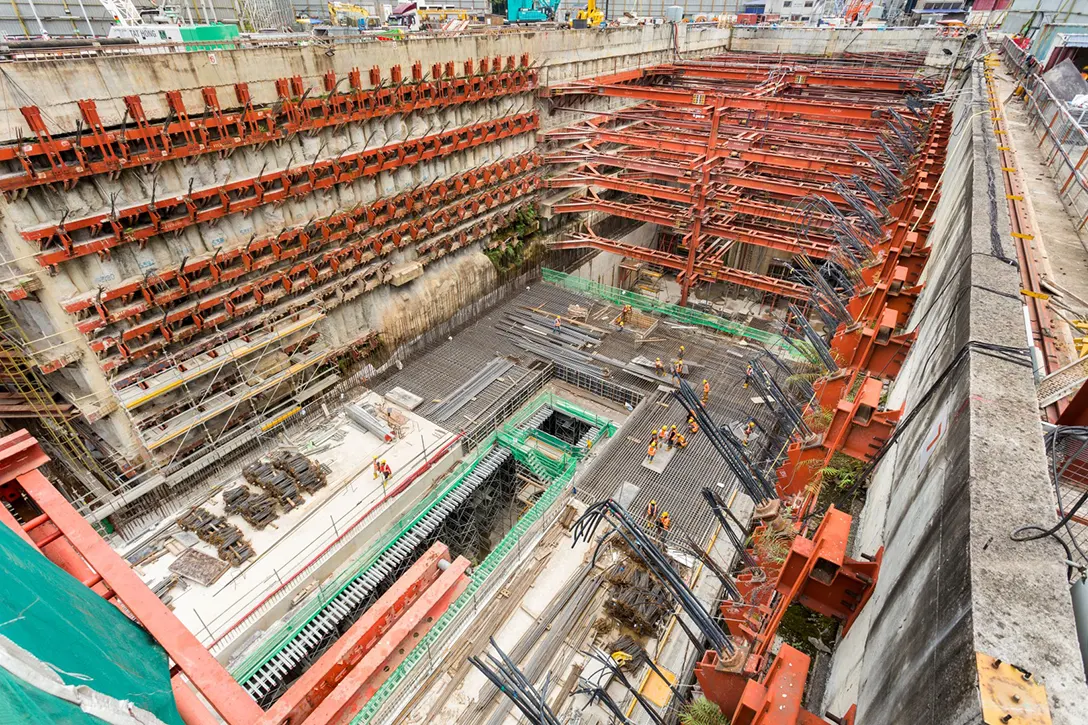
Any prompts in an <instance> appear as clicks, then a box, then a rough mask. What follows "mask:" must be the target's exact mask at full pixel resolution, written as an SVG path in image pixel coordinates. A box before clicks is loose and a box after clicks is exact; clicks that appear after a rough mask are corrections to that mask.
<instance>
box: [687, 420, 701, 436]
mask: <svg viewBox="0 0 1088 725" xmlns="http://www.w3.org/2000/svg"><path fill="white" fill-rule="evenodd" d="M688 431H690V432H691V435H695V434H696V433H698V432H699V422H698V421H696V420H695V417H694V416H691V415H689V416H688Z"/></svg>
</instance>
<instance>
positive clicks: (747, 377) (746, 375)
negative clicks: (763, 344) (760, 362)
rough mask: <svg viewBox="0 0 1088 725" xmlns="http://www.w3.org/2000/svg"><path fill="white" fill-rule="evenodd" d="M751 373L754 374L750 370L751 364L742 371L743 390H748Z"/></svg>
mask: <svg viewBox="0 0 1088 725" xmlns="http://www.w3.org/2000/svg"><path fill="white" fill-rule="evenodd" d="M753 372H754V370H752V365H751V363H749V365H748V369H747V370H745V371H744V389H745V390H747V389H748V383H750V382H752V373H753Z"/></svg>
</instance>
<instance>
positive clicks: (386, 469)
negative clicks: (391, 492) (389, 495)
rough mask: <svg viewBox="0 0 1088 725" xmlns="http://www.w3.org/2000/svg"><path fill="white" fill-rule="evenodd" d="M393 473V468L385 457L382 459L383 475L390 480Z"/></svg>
mask: <svg viewBox="0 0 1088 725" xmlns="http://www.w3.org/2000/svg"><path fill="white" fill-rule="evenodd" d="M392 475H393V469H392V468H390V467H389V464H388V463H386V462H385V460H384V459H382V476H384V477H385V480H386V481H388V480H389V477H390V476H392Z"/></svg>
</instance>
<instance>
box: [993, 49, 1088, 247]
mask: <svg viewBox="0 0 1088 725" xmlns="http://www.w3.org/2000/svg"><path fill="white" fill-rule="evenodd" d="M1001 54H1002V56H1003V57H1004V60H1005V66H1006V67H1007V68H1008V69H1009V70H1010V71H1011V72H1012V73H1013V75H1014V76H1015V78H1016V80H1017V82H1018V83H1019V84H1020V87H1021V88H1022V89H1023V98H1024V103H1025V105H1026V106H1027V110H1028V115H1029V116H1030V118H1031V121H1030V124H1029V128H1030V129H1031V130H1032V132H1033V133H1035V134H1036V135H1037V136H1039V151H1040V152H1041V154H1042V158H1043V159H1044V160H1045V163H1046V165H1047V166H1048V167H1049V168H1050V175H1051V176H1052V177H1053V178H1054V180H1055V182H1057V183H1058V184H1059V186H1058V193H1059V195H1060V196H1061V198H1062V201H1063V202H1064V203H1065V204H1066V206H1067V207H1068V208H1069V209H1070V211H1071V212H1072V213H1073V215H1074V216H1075V218H1076V220H1077V229H1078V230H1079V229H1083V228H1084V225H1085V223H1088V179H1086V178H1085V176H1084V174H1083V173H1082V171H1081V170H1082V169H1083V168H1084V162H1085V161H1086V160H1088V131H1085V129H1084V127H1083V126H1082V125H1081V124H1082V122H1084V120H1085V117H1086V116H1088V109H1085V110H1082V111H1076V110H1071V109H1070V108H1069V107H1068V106H1067V105H1066V103H1065V102H1064V101H1062V100H1060V99H1058V98H1055V96H1054V93H1053V91H1051V90H1050V86H1048V85H1047V83H1046V81H1044V80H1043V79H1042V77H1041V76H1039V74H1038V73H1037V72H1036V71H1037V68H1038V65H1037V64H1034V63H1031V62H1029V58H1030V56H1029V55H1028V54H1027V53H1026V52H1025V51H1024V50H1023V49H1022V48H1020V47H1019V46H1018V45H1016V43H1014V42H1012V39H1011V38H1008V37H1006V38H1005V39H1004V40H1003V41H1002V42H1001ZM1074 116H1076V117H1074ZM1004 141H1005V139H999V143H1000V145H1002V146H1004V145H1006V144H1005V143H1004ZM1055 163H1057V164H1059V166H1058V168H1054V164H1055Z"/></svg>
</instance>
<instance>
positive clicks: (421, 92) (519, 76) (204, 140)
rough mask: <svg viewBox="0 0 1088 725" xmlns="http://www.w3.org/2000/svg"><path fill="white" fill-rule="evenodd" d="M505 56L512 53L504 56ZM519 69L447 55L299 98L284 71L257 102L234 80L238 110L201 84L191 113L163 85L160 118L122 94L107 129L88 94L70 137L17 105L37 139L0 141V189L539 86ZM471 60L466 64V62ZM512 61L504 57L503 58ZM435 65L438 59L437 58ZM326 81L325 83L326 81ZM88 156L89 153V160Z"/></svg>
mask: <svg viewBox="0 0 1088 725" xmlns="http://www.w3.org/2000/svg"><path fill="white" fill-rule="evenodd" d="M508 60H509V59H508ZM522 61H523V64H522V66H521V67H519V68H516V69H509V70H506V71H502V72H499V73H497V74H494V75H492V76H490V77H481V76H474V75H473V74H472V73H471V72H469V71H468V70H466V75H465V77H452V72H453V68H452V65H453V64H452V63H448V64H447V72H446V73H444V74H443V76H442V77H439V76H435V78H434V79H433V80H430V81H417V82H413V83H405V84H402V85H400V86H398V88H397V90H396V92H394V91H393V89H391V88H389V87H387V86H382V85H381V74H380V73H378V74H377V80H376V81H375V80H374V74H372V75H371V81H372V82H373V83H374V84H375V85H377V86H378V87H376V88H371V89H363V88H362V83H361V76H360V74H359V71H358V69H354V70H352V71H351V72H350V73H349V74H348V79H349V85H350V90H345V91H337V90H335V88H336V87H337V85H338V84H336V83H335V80H334V83H333V87H334V90H333V91H332V92H331V93H329V94H328V96H327V97H325V98H302V96H303V95H304V93H303V92H301V91H300V92H298V93H297V95H294V94H293V91H292V90H291V86H292V85H294V86H296V90H298V88H300V87H301V79H300V78H298V79H297V83H296V82H295V81H296V78H297V77H296V78H291V79H288V78H283V79H279V80H278V81H277V83H276V84H277V87H279V88H281V89H283V90H282V92H281V94H280V95H281V99H282V100H284V101H286V103H280V104H275V105H269V106H262V107H256V106H254V105H253V102H252V98H251V96H250V93H249V88H248V86H247V85H246V84H244V83H239V84H236V86H235V94H236V96H237V101H238V106H239V108H240V110H239V111H236V112H224V111H222V110H220V109H219V101H218V98H217V96H216V95H215V94H216V91H215V89H214V88H211V87H208V88H204V89H201V90H202V95H203V96H204V99H205V101H206V103H207V102H209V101H211V102H213V103H214V106H212V105H211V104H210V103H209V109H212V108H214V112H213V113H209V114H207V115H205V116H204V117H202V118H189V115H188V112H187V111H186V110H185V106H184V103H183V102H182V100H181V95H180V93H179V92H177V91H170V92H168V93H167V102H168V106H169V107H170V109H171V115H170V117H169V118H167V119H166V122H165V123H163V124H161V125H157V124H152V123H150V122H148V121H147V118H146V115H145V114H144V111H143V106H142V104H141V101H140V98H139V96H126V97H125V99H124V101H125V105H126V108H127V110H128V111H129V115H130V116H131V117H132V118H133V120H134V121H136V128H135V129H132V128H128V129H113V130H110V129H106V128H104V127H103V126H102V124H101V121H100V120H99V119H98V112H97V108H96V107H95V104H94V102H93V101H81V102H80V111H81V113H82V115H83V120H84V122H85V124H86V125H87V126H88V128H91V129H92V133H91V134H76V135H74V138H67V137H60V138H56V139H54V138H53V137H52V136H50V135H49V132H48V131H47V130H46V127H45V124H44V123H43V122H42V121H41V112H40V111H39V109H38V108H37V107H36V106H25V107H23V108H21V109H20V111H21V112H22V114H23V118H24V119H26V121H27V124H28V125H29V126H30V129H31V131H32V132H34V134H35V136H36V137H37V143H29V144H12V145H6V146H0V162H4V161H15V162H18V163H19V164H20V165H21V167H22V173H17V174H10V175H5V176H2V177H0V191H4V192H12V191H17V190H20V189H25V188H29V187H33V186H41V185H44V184H54V183H65V184H71V183H72V182H74V181H75V180H77V179H82V178H86V177H89V176H94V175H96V174H105V173H113V172H117V171H121V170H123V169H130V168H135V167H139V166H146V165H149V164H158V163H162V162H163V161H168V160H172V159H186V158H192V157H196V156H201V155H203V154H209V153H222V152H230V151H233V150H234V149H237V148H242V147H246V146H254V145H258V144H264V143H268V142H270V141H282V140H284V139H287V138H290V137H291V136H293V135H295V134H297V133H304V132H310V131H317V130H320V129H322V128H330V127H339V126H343V125H344V124H348V123H358V122H361V121H366V120H368V119H371V118H380V117H383V116H388V115H392V114H395V113H409V112H412V111H416V110H422V109H426V108H436V107H446V106H454V105H459V104H463V103H472V102H476V101H481V100H486V99H489V98H496V97H500V96H504V95H510V94H514V93H525V92H527V91H531V90H533V89H535V88H536V82H537V70H536V69H533V68H529V67H528V59H527V58H524V57H523V58H522ZM468 65H469V64H466V66H468ZM507 65H508V66H509V65H510V64H509V63H508V64H507ZM439 68H440V70H441V67H440V66H439ZM326 85H328V84H327V83H326ZM92 159H93V160H92Z"/></svg>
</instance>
